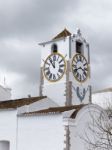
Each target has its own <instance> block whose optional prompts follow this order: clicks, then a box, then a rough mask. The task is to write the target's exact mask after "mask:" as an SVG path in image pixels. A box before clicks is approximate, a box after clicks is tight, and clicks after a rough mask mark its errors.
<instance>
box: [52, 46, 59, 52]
mask: <svg viewBox="0 0 112 150" xmlns="http://www.w3.org/2000/svg"><path fill="white" fill-rule="evenodd" d="M51 51H52V53H57V52H58V46H57V44H52V46H51Z"/></svg>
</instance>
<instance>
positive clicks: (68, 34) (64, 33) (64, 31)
mask: <svg viewBox="0 0 112 150" xmlns="http://www.w3.org/2000/svg"><path fill="white" fill-rule="evenodd" d="M70 35H71V33H70V32H69V31H68V30H67V29H64V30H63V31H62V32H60V33H59V34H58V35H57V36H55V37H54V38H53V40H55V39H58V38H62V37H67V36H70Z"/></svg>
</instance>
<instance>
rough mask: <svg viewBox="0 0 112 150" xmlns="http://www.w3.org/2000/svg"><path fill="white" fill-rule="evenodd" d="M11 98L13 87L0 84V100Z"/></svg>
mask: <svg viewBox="0 0 112 150" xmlns="http://www.w3.org/2000/svg"><path fill="white" fill-rule="evenodd" d="M10 99H11V89H10V88H5V87H3V86H1V85H0V101H5V100H10Z"/></svg>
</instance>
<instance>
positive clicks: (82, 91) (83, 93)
mask: <svg viewBox="0 0 112 150" xmlns="http://www.w3.org/2000/svg"><path fill="white" fill-rule="evenodd" d="M73 89H74V90H75V91H76V94H77V97H78V98H79V99H80V101H81V102H82V101H83V100H84V98H85V96H86V93H87V91H88V88H87V89H85V88H80V87H76V88H75V87H74V86H73Z"/></svg>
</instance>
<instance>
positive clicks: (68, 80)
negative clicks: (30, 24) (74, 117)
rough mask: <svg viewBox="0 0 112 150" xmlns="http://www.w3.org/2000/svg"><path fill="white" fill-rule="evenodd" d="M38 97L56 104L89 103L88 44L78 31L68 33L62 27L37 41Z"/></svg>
mask: <svg viewBox="0 0 112 150" xmlns="http://www.w3.org/2000/svg"><path fill="white" fill-rule="evenodd" d="M39 45H41V46H42V49H41V81H40V96H42V95H44V96H47V97H49V98H50V99H52V100H53V101H54V102H56V103H57V104H58V105H59V106H69V105H77V104H88V103H90V102H91V86H90V53H89V44H88V43H87V42H86V40H85V39H84V38H83V37H82V35H81V32H80V30H79V29H78V30H77V33H76V34H73V35H72V34H71V33H70V32H69V31H68V30H67V29H64V30H63V31H62V32H61V33H59V34H58V35H57V36H56V37H54V38H53V39H52V40H51V41H48V42H44V43H40V44H39Z"/></svg>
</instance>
